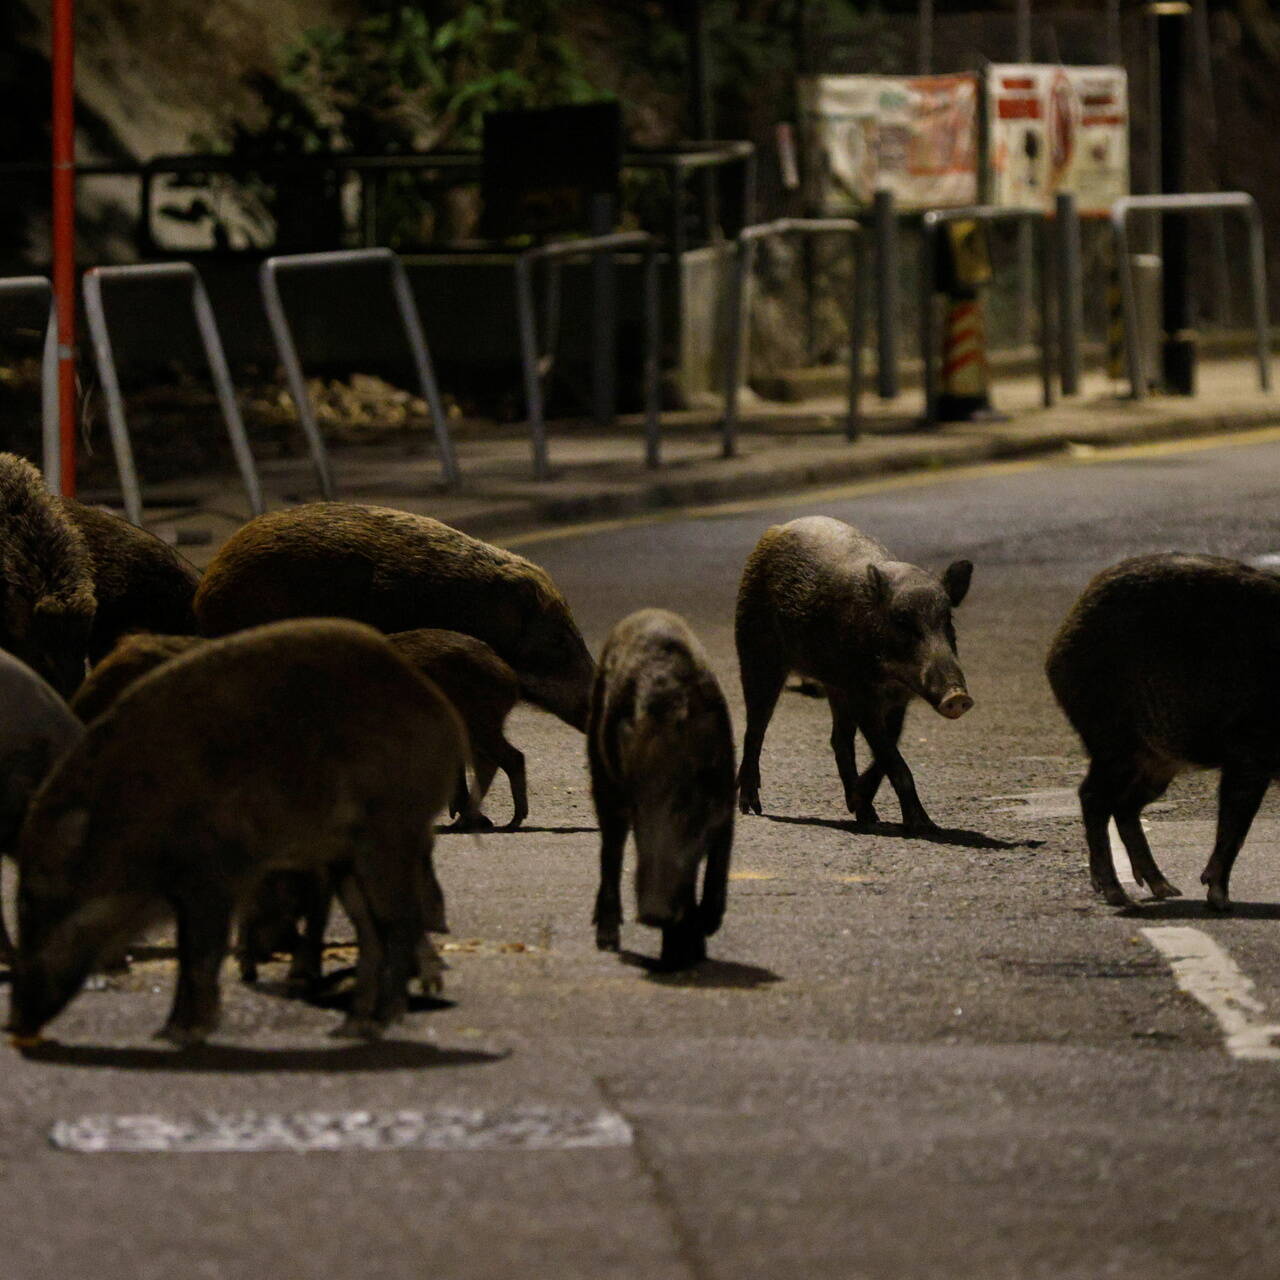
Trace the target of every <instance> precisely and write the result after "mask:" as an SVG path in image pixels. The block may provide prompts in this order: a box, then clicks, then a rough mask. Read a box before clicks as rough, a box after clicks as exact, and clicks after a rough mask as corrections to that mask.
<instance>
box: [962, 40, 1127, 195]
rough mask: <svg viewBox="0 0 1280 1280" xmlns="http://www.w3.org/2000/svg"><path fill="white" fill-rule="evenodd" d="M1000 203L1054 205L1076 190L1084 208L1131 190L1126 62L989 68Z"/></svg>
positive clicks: (995, 191)
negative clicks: (1123, 64)
mask: <svg viewBox="0 0 1280 1280" xmlns="http://www.w3.org/2000/svg"><path fill="white" fill-rule="evenodd" d="M986 95H987V99H986V106H987V122H988V139H987V155H988V164H989V178H990V183H989V194H988V198H989V200H990V202H991V203H992V204H998V205H1004V206H1014V205H1017V206H1023V207H1032V208H1039V209H1049V208H1051V207H1052V205H1053V201H1054V197H1055V196H1056V195H1057V193H1058V192H1059V191H1071V192H1074V193H1075V195H1076V197H1077V200H1078V202H1079V209H1080V212H1081V213H1082V214H1105V213H1106V212H1107V211H1108V209H1109V208H1110V207H1111V204H1112V203H1113V202H1114V201H1115V200H1117V199H1118V198H1119V197H1120V196H1122V195H1127V194H1128V193H1129V91H1128V82H1127V79H1126V76H1125V72H1124V70H1123V69H1122V68H1120V67H1058V66H1031V65H1027V66H1019V65H1014V64H1007V63H997V64H993V65H992V66H990V67H988V68H987V78H986Z"/></svg>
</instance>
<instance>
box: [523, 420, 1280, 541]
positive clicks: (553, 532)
mask: <svg viewBox="0 0 1280 1280" xmlns="http://www.w3.org/2000/svg"><path fill="white" fill-rule="evenodd" d="M1277 440H1280V427H1254V428H1250V429H1248V430H1245V431H1231V432H1224V433H1222V434H1220V435H1208V436H1195V437H1192V438H1189V439H1181V440H1164V441H1159V440H1157V441H1152V442H1151V443H1149V444H1129V445H1116V446H1114V447H1112V446H1106V445H1099V446H1097V447H1096V449H1095V448H1094V447H1093V446H1089V451H1088V452H1084V451H1083V450H1080V451H1079V452H1077V451H1074V450H1072V449H1071V448H1070V447H1068V448H1066V449H1063V450H1062V451H1060V452H1058V453H1053V454H1048V455H1041V456H1039V457H1035V458H1017V459H1011V460H1009V461H1006V462H978V463H971V464H966V465H965V466H960V467H946V468H943V469H941V470H932V469H926V468H921V469H920V470H918V471H907V472H902V473H899V474H897V475H892V476H880V477H878V478H877V479H874V480H853V481H850V482H849V483H848V484H843V485H835V486H832V487H830V488H826V489H793V490H789V491H788V492H787V493H785V494H770V495H768V496H766V497H759V498H744V499H740V500H738V501H735V502H718V503H700V504H698V505H696V506H688V507H666V508H664V509H663V510H662V511H652V512H646V513H643V514H640V515H634V516H619V517H617V518H615V519H612V520H585V521H582V522H581V523H578V524H568V525H560V526H557V527H556V528H554V529H535V530H533V531H531V532H529V533H521V534H516V535H515V536H513V537H510V538H503V539H500V541H501V544H502V545H503V546H506V547H527V546H533V545H535V544H536V543H539V542H559V541H560V540H562V539H564V538H577V537H587V536H590V535H592V534H597V533H613V532H616V531H617V530H619V529H633V528H638V527H640V526H642V525H656V524H674V523H676V522H677V521H682V520H715V519H719V518H722V517H726V516H738V515H746V514H748V513H750V512H752V511H769V510H774V509H777V508H779V507H794V506H812V505H814V504H816V503H822V502H842V501H847V500H849V499H850V498H863V497H869V496H871V495H874V494H880V493H892V492H895V491H896V490H899V489H923V488H927V487H930V486H932V485H938V484H956V483H959V482H961V481H964V480H972V479H974V478H975V477H977V476H993V475H994V476H1007V475H1020V474H1024V473H1026V472H1031V471H1048V470H1050V469H1052V468H1055V467H1090V466H1097V465H1098V464H1099V463H1108V462H1125V461H1129V460H1133V459H1141V458H1160V457H1166V456H1169V455H1172V454H1179V453H1199V452H1202V451H1204V450H1206V449H1224V448H1232V447H1236V446H1241V445H1253V444H1270V443H1274V442H1275V441H1277ZM1082 443H1085V442H1082Z"/></svg>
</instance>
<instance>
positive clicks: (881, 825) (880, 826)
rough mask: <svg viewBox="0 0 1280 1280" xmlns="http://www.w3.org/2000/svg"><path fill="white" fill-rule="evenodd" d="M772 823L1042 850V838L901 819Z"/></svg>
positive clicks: (778, 816)
mask: <svg viewBox="0 0 1280 1280" xmlns="http://www.w3.org/2000/svg"><path fill="white" fill-rule="evenodd" d="M764 816H765V817H766V818H768V819H769V821H770V822H789V823H792V824H794V825H795V826H800V827H830V828H831V829H832V830H833V831H847V832H848V833H849V834H850V835H854V836H893V837H896V838H897V839H900V840H923V841H924V842H925V843H927V844H955V845H962V846H964V847H965V848H966V849H1039V848H1040V847H1041V846H1042V845H1043V844H1044V841H1043V840H1000V839H997V837H995V836H988V835H983V833H982V832H981V831H968V830H966V829H965V828H964V827H934V828H933V829H932V830H931V831H907V830H906V828H905V827H903V826H902V824H901V823H898V822H872V823H864V822H857V821H855V820H854V819H853V818H793V817H790V816H788V815H787V814H783V813H766V814H765V815H764Z"/></svg>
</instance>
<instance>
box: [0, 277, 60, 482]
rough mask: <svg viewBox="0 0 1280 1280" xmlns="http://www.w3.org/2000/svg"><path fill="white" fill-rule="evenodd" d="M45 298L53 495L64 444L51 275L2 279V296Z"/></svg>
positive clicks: (44, 413) (46, 419)
mask: <svg viewBox="0 0 1280 1280" xmlns="http://www.w3.org/2000/svg"><path fill="white" fill-rule="evenodd" d="M4 296H8V297H37V298H38V297H45V298H47V299H48V301H49V310H48V316H47V319H46V320H45V326H44V350H43V353H42V355H41V358H40V426H41V437H42V444H43V455H42V456H43V459H44V482H45V484H46V485H48V486H49V489H50V491H51V492H52V493H61V492H62V442H61V439H60V437H59V415H58V304H57V300H56V299H55V298H54V296H53V285H52V284H51V283H50V281H49V278H48V277H47V276H10V277H9V278H8V279H5V280H0V297H4Z"/></svg>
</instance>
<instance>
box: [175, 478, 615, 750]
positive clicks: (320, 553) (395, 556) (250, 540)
mask: <svg viewBox="0 0 1280 1280" xmlns="http://www.w3.org/2000/svg"><path fill="white" fill-rule="evenodd" d="M195 611H196V618H197V621H198V623H199V625H200V629H201V630H202V631H203V632H204V633H205V634H206V635H225V634H227V633H228V632H231V631H238V630H240V629H241V628H243V627H250V626H255V625H257V624H259V623H263V622H270V621H274V620H277V619H281V618H298V617H306V616H338V617H345V618H354V619H356V620H357V621H360V622H365V623H368V624H369V625H370V626H374V627H377V628H378V630H380V631H383V632H387V633H390V632H396V631H413V630H417V629H418V628H421V627H434V628H441V629H444V630H448V631H461V632H463V633H464V634H466V635H470V636H475V638H476V639H477V640H483V641H484V642H485V643H486V644H487V645H489V646H490V647H491V648H492V649H493V650H494V651H495V652H496V653H497V654H498V656H499V657H501V658H503V659H504V660H505V661H506V662H507V663H509V664H510V665H511V667H512V668H514V670H515V672H516V675H517V676H518V677H519V680H520V688H521V692H522V693H523V695H524V696H525V697H526V698H527V699H528V700H529V701H530V702H533V703H534V704H536V705H537V706H540V707H543V708H544V709H546V710H547V711H550V712H552V713H553V714H554V715H557V716H559V717H560V719H562V720H564V721H565V722H566V723H568V724H570V725H572V726H573V727H574V728H575V729H584V728H585V726H586V721H587V705H588V701H589V698H590V692H591V681H592V678H593V676H594V673H595V664H594V663H593V661H592V659H591V654H590V653H589V652H588V651H587V646H586V643H585V642H584V641H583V639H582V636H581V634H580V633H579V631H578V628H577V626H576V624H575V623H574V620H573V615H572V613H571V612H570V611H569V606H568V604H567V603H566V601H565V599H564V597H563V596H562V595H561V594H560V591H559V590H558V589H557V587H556V585H555V583H554V582H552V580H551V578H550V576H549V575H548V574H547V573H546V572H545V570H543V569H540V568H539V567H538V566H537V565H535V564H533V563H532V562H530V561H528V560H526V559H524V558H523V557H522V556H518V555H515V554H513V553H512V552H510V551H504V550H502V549H501V548H499V547H494V546H491V545H490V544H489V543H487V542H482V541H480V540H479V539H478V538H472V537H468V536H467V535H466V534H465V533H460V532H459V531H458V530H457V529H453V528H450V526H449V525H446V524H441V523H440V521H438V520H432V519H430V518H429V517H427V516H418V515H411V514H409V513H407V512H404V511H395V510H391V509H390V508H386V507H366V506H359V505H356V504H353V503H344V502H314V503H308V504H306V505H304V506H300V507H294V508H291V509H289V510H286V511H273V512H269V513H267V514H266V515H262V516H258V517H257V518H256V519H254V520H250V521H249V522H248V524H246V525H244V526H243V527H242V528H240V529H239V530H238V531H237V532H236V533H235V534H233V535H232V537H231V538H230V539H228V541H227V542H226V543H225V545H224V546H223V547H222V549H221V551H219V553H218V555H217V556H216V557H215V558H214V560H213V562H212V563H211V564H210V565H209V567H208V569H207V570H206V571H205V574H204V577H203V579H202V580H201V583H200V588H199V590H198V591H197V592H196V599H195Z"/></svg>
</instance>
